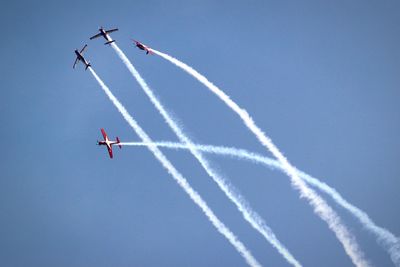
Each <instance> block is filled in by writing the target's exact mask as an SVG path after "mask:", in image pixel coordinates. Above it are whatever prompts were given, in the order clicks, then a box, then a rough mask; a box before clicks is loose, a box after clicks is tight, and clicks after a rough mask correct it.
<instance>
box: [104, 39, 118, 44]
mask: <svg viewBox="0 0 400 267" xmlns="http://www.w3.org/2000/svg"><path fill="white" fill-rule="evenodd" d="M114 42H115V40H111V41H108V42H105V43H104V44H105V45H108V44H111V43H114Z"/></svg>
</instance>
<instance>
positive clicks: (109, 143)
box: [97, 128, 122, 159]
mask: <svg viewBox="0 0 400 267" xmlns="http://www.w3.org/2000/svg"><path fill="white" fill-rule="evenodd" d="M100 130H101V134H102V135H103V138H104V141H97V145H99V146H107V150H108V154H109V155H110V158H111V159H112V158H113V150H112V146H113V145H118V146H119V148H122V146H121V145H120V143H121V142H120V141H119V138H118V137H116V139H117V140H116V141H110V139H108V136H107V133H106V131H104V129H103V128H101V129H100Z"/></svg>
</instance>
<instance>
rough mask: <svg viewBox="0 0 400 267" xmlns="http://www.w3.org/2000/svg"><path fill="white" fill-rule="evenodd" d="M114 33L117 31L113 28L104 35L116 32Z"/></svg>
mask: <svg viewBox="0 0 400 267" xmlns="http://www.w3.org/2000/svg"><path fill="white" fill-rule="evenodd" d="M116 31H118V29H117V28H115V29H111V30H108V31H106V33H112V32H116Z"/></svg>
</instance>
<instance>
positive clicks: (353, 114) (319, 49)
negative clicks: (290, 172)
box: [0, 0, 400, 267]
mask: <svg viewBox="0 0 400 267" xmlns="http://www.w3.org/2000/svg"><path fill="white" fill-rule="evenodd" d="M0 12H1V16H0V21H1V25H2V41H1V52H0V53H1V64H0V68H1V75H0V84H1V92H2V97H1V99H0V102H1V104H0V122H1V139H2V141H3V142H2V144H3V146H2V153H1V156H0V166H1V175H0V265H1V266H15V267H17V266H18V267H19V266H245V262H244V261H243V259H242V258H241V257H240V256H239V255H238V253H237V252H236V251H235V250H234V248H233V247H232V246H231V245H230V244H229V243H228V242H227V240H226V239H225V238H224V237H223V236H221V235H220V234H219V233H218V232H217V231H216V230H215V228H214V227H213V226H212V225H211V224H210V223H209V222H208V220H207V219H206V217H205V216H204V215H203V214H202V212H201V211H200V210H199V209H198V208H197V206H195V205H194V204H193V202H192V201H191V200H189V198H188V196H187V195H186V194H185V193H184V192H183V191H182V190H181V189H180V187H178V186H177V184H176V183H175V182H174V181H173V179H172V177H171V176H170V175H169V174H168V173H166V171H165V170H164V169H163V168H162V166H161V165H160V164H159V163H158V162H157V161H156V160H155V158H154V157H153V155H152V154H151V153H149V152H148V150H147V149H145V148H132V147H124V148H123V149H122V150H119V149H115V151H114V159H113V160H110V159H109V158H108V155H107V153H106V150H105V148H104V147H98V146H96V145H95V143H96V140H97V139H100V138H101V133H100V128H105V129H106V131H107V132H108V134H109V136H110V137H112V138H114V137H115V136H119V137H120V139H121V140H123V141H137V140H138V137H137V136H136V135H135V133H134V132H133V131H132V129H131V128H130V127H129V126H128V124H127V123H126V122H125V121H124V120H123V118H122V116H121V115H120V114H119V113H118V112H117V110H116V109H115V107H114V106H113V105H112V104H111V102H110V101H109V100H108V99H107V98H106V96H105V95H104V93H103V92H102V90H101V89H100V87H99V86H98V84H97V83H96V81H95V80H94V79H93V77H92V76H91V75H90V73H89V72H88V71H84V68H83V65H79V66H77V69H75V70H73V69H72V64H73V62H74V59H75V58H74V53H73V51H74V49H77V48H79V49H80V48H82V46H83V45H84V44H85V43H88V45H89V47H88V50H87V51H86V53H85V56H86V58H87V59H88V60H89V61H90V62H91V63H92V66H93V68H94V69H95V71H96V72H97V73H98V74H99V76H100V77H101V78H102V79H103V80H104V81H105V83H106V84H107V85H109V87H110V89H111V90H112V91H113V92H114V93H115V95H116V96H117V97H118V98H119V99H120V100H121V102H122V103H123V104H124V105H125V107H126V108H127V109H128V111H129V112H130V113H131V114H132V115H133V116H134V118H135V119H137V121H138V122H139V124H140V125H141V126H142V127H143V128H144V130H145V131H146V132H147V133H148V134H149V135H150V136H151V137H152V138H153V140H168V141H176V140H177V139H176V137H175V136H174V134H173V133H172V132H171V130H170V129H169V128H168V127H167V126H166V125H165V124H164V122H163V120H162V118H161V117H160V116H159V115H158V113H157V112H156V110H155V109H154V108H153V106H152V105H151V104H150V102H149V100H148V99H147V97H146V96H145V95H144V93H143V92H142V90H141V88H140V87H139V86H138V84H137V83H136V82H135V80H134V79H133V78H132V77H131V76H130V74H129V73H128V71H127V70H126V68H125V66H124V65H123V64H122V62H121V61H120V60H119V58H118V57H117V55H116V54H115V53H114V51H113V50H112V49H111V48H110V47H107V46H104V45H103V43H104V41H103V40H93V41H89V39H88V38H89V37H90V36H92V35H94V34H95V33H96V31H97V29H98V28H99V27H100V26H104V27H106V28H109V27H118V28H119V29H120V31H118V32H116V33H114V34H113V35H112V36H113V38H115V39H116V40H117V42H118V45H119V46H120V47H121V49H122V50H123V51H124V52H125V53H126V54H127V55H128V57H129V58H130V60H132V61H133V63H134V65H135V66H136V67H137V69H138V71H139V72H140V73H141V74H142V76H143V78H144V79H145V80H146V81H147V82H148V84H149V85H150V87H151V88H152V89H153V90H154V91H155V92H156V94H157V95H158V96H159V97H160V99H161V101H162V103H163V104H164V105H165V106H166V107H167V108H168V110H169V111H171V112H172V113H173V114H174V116H175V117H176V118H178V119H179V121H180V123H181V125H182V126H183V127H184V128H185V130H186V131H187V133H189V135H190V136H191V138H192V139H194V140H196V142H199V143H204V144H214V145H225V146H235V147H240V148H245V149H248V150H251V151H255V152H259V153H263V154H264V155H267V156H270V155H269V153H268V152H267V151H266V150H265V149H264V148H263V147H261V145H260V144H259V143H258V142H257V140H256V139H255V137H254V136H253V135H252V134H251V133H250V132H249V131H248V130H247V129H246V128H245V127H244V126H243V124H242V122H241V121H240V120H239V118H238V117H237V116H236V115H235V114H234V113H233V112H232V111H231V110H229V109H228V108H227V107H226V106H225V105H224V104H222V102H221V101H220V100H219V99H217V98H216V97H215V96H214V95H213V94H212V93H210V92H209V91H208V90H207V89H206V88H205V87H204V86H202V85H201V84H199V83H198V82H197V81H196V80H194V79H193V78H192V77H190V76H188V75H187V74H186V73H184V72H182V71H181V70H179V69H178V68H176V67H175V66H173V65H171V64H170V63H168V62H166V61H165V60H163V59H161V58H159V57H157V56H146V55H145V54H144V53H143V51H141V50H138V49H137V48H135V47H134V46H133V45H132V43H131V41H130V38H135V39H138V40H140V41H142V42H144V43H145V44H147V45H149V46H150V47H154V48H155V49H157V50H160V51H163V52H166V53H169V54H171V55H173V56H176V57H177V58H179V59H181V60H183V61H184V62H186V63H188V64H189V65H192V66H193V67H194V68H196V69H197V70H199V71H200V72H201V73H203V74H204V75H205V76H207V77H208V78H209V79H210V80H211V81H212V82H214V83H215V84H216V85H218V86H219V87H220V88H221V89H222V90H224V91H225V92H226V93H227V94H229V95H230V96H231V97H232V99H233V100H235V101H236V102H237V103H238V104H239V105H241V106H242V107H244V108H246V109H247V110H248V111H249V113H250V114H251V115H252V116H253V118H254V120H255V121H256V123H257V124H258V125H259V126H260V128H262V129H263V130H264V131H265V132H266V133H267V135H269V136H270V137H271V138H272V140H273V141H274V142H275V144H276V145H277V146H278V147H279V148H280V149H281V151H283V153H284V154H285V155H286V156H287V158H288V159H289V160H290V162H291V163H293V164H294V165H295V166H296V167H298V168H299V169H301V170H303V171H305V172H307V173H309V174H311V175H313V176H315V177H318V178H320V179H321V180H323V181H325V182H326V183H328V184H329V185H331V186H333V187H335V188H336V189H337V190H338V191H339V192H340V193H341V194H343V196H344V197H345V198H347V199H348V200H349V201H350V202H351V203H353V204H355V205H356V206H358V207H360V208H361V209H363V210H364V211H366V212H367V213H368V214H369V215H370V216H371V218H372V219H373V220H374V221H376V223H377V224H378V225H380V226H383V227H386V228H387V229H389V230H390V231H391V232H393V233H394V234H396V235H399V234H400V214H399V204H398V203H400V194H399V189H400V181H399V175H400V164H399V158H400V152H399V151H400V141H399V136H400V121H399V115H400V105H399V99H400V91H399V86H400V75H399V70H400V50H399V47H400V46H399V44H400V28H399V25H400V16H399V14H400V3H399V2H398V1H361V0H356V1H341V0H339V1H175V0H172V1H91V0H89V1H18V0H17V1H7V2H3V3H2V7H1V11H0ZM164 151H165V153H166V155H167V156H168V158H169V159H170V160H171V161H172V162H173V163H174V165H175V166H176V167H177V169H178V170H180V171H181V172H182V173H183V174H184V175H185V177H187V179H188V180H189V182H190V183H191V184H192V185H193V187H194V188H195V189H196V190H197V191H198V192H199V193H200V194H201V195H202V196H203V197H204V199H205V200H206V201H207V202H208V204H209V205H210V207H211V208H212V209H213V210H214V211H215V212H216V214H217V215H218V216H219V217H220V218H221V220H222V221H223V222H225V223H226V224H227V226H229V227H230V229H231V230H232V231H233V232H234V233H235V234H237V236H238V237H239V238H240V239H241V240H242V241H243V243H244V244H245V245H246V246H247V247H248V248H249V249H250V250H251V251H252V253H253V254H254V256H255V257H256V258H257V259H258V260H259V261H260V262H261V263H262V264H263V265H264V266H288V265H287V263H286V262H285V261H284V259H283V258H282V257H281V256H280V255H279V254H278V253H277V252H276V251H275V250H274V249H273V248H272V247H271V246H270V245H269V244H268V243H267V242H266V241H265V240H264V239H263V238H262V237H261V236H260V235H259V234H258V233H257V232H255V231H254V230H253V229H252V228H251V227H250V226H249V225H248V224H247V223H246V222H245V221H244V220H243V219H242V217H241V215H240V214H239V213H238V212H237V211H236V209H235V207H234V206H233V205H232V204H231V203H230V202H229V201H228V200H227V199H226V197H225V196H224V195H223V193H222V192H220V191H219V189H218V188H217V187H216V185H215V184H214V183H213V182H212V181H211V179H210V178H209V177H208V176H207V175H206V173H205V172H204V171H203V170H202V169H201V167H200V165H199V164H198V163H197V162H196V161H195V160H194V159H193V158H192V157H191V155H190V154H188V153H187V152H184V151H169V150H164ZM207 158H208V159H209V160H211V161H212V163H213V166H214V167H215V168H217V169H218V170H219V171H220V172H221V173H223V174H224V176H225V177H227V178H229V179H230V180H231V181H232V183H233V184H234V185H235V186H236V187H237V188H238V189H239V190H240V192H241V193H242V194H243V195H244V196H246V197H247V200H248V201H249V202H250V203H251V205H252V206H253V207H254V208H255V210H256V211H258V212H259V213H260V214H261V215H262V217H263V218H264V219H265V220H266V222H267V224H268V225H269V226H270V227H271V228H272V229H273V230H274V231H275V233H276V235H277V237H278V238H279V239H280V240H281V241H282V243H283V244H285V245H286V247H287V248H288V249H289V250H290V251H291V252H292V254H293V255H294V256H295V257H296V258H297V259H298V260H299V261H300V262H301V263H302V264H304V266H351V261H350V260H349V258H348V257H347V256H346V254H345V253H344V250H343V248H342V246H341V245H340V243H339V242H338V241H337V239H336V238H335V236H334V234H333V233H332V232H330V231H329V229H328V227H327V225H326V224H325V223H324V222H322V221H321V220H320V219H319V218H318V217H317V216H315V215H314V213H313V211H312V209H311V207H310V206H309V205H308V204H307V203H306V201H305V200H303V199H299V195H298V193H297V191H294V190H293V189H292V188H291V186H290V183H289V178H288V177H287V176H285V175H283V174H282V173H279V172H278V171H271V170H269V169H266V168H264V167H262V166H258V165H254V164H251V163H249V162H242V161H238V160H236V159H231V158H223V157H220V156H207ZM324 196H325V195H324ZM327 200H328V202H329V203H330V204H332V206H333V207H334V208H335V209H336V210H337V211H338V212H339V214H340V215H341V216H342V217H343V219H344V221H345V223H346V224H347V225H348V227H349V228H350V229H351V230H352V231H353V233H354V234H355V236H356V238H357V240H358V241H359V243H360V245H361V248H362V249H363V250H364V252H365V254H366V257H367V258H368V259H369V260H370V261H371V263H372V264H374V265H375V266H392V263H391V261H390V259H389V256H388V255H387V254H386V252H385V251H384V250H383V249H382V248H381V247H380V246H379V245H378V244H377V243H376V242H375V239H374V237H373V236H371V235H370V234H369V233H368V232H366V231H365V230H363V229H362V227H361V226H360V224H359V223H358V222H357V221H356V220H354V218H353V217H351V216H350V215H349V214H348V213H347V212H346V211H344V210H342V209H341V208H340V207H338V206H336V205H335V204H334V203H333V202H332V201H331V199H329V198H327Z"/></svg>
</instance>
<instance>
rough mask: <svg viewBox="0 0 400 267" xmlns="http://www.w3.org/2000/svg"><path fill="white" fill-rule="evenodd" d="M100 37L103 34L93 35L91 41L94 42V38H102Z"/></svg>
mask: <svg viewBox="0 0 400 267" xmlns="http://www.w3.org/2000/svg"><path fill="white" fill-rule="evenodd" d="M100 36H101V33H98V34H96V35H93V36H92V37H90V40H93V39H94V38H97V37H100Z"/></svg>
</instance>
